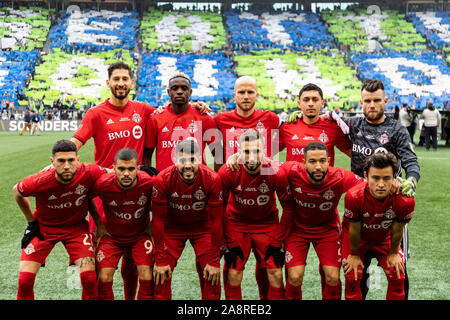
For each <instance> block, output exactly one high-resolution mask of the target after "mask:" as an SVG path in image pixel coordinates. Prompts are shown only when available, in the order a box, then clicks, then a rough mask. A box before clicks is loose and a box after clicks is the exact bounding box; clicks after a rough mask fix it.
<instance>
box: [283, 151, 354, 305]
mask: <svg viewBox="0 0 450 320" xmlns="http://www.w3.org/2000/svg"><path fill="white" fill-rule="evenodd" d="M281 170H283V171H282V172H284V173H283V175H284V179H285V182H286V183H287V184H288V186H289V188H285V189H286V190H290V192H291V195H289V194H287V195H286V196H282V197H281V198H282V199H284V200H287V199H288V198H289V197H292V198H293V199H294V201H295V207H294V208H293V210H287V211H283V216H282V218H281V222H280V239H279V241H282V240H285V249H286V268H287V281H286V288H285V297H286V299H301V298H302V289H301V286H302V282H303V276H304V273H305V266H306V257H307V254H308V250H309V246H310V244H313V245H314V249H315V251H316V253H317V256H318V258H319V262H320V265H321V267H322V269H323V271H324V275H325V284H324V287H323V290H322V296H323V299H325V300H332V299H340V298H341V292H342V288H341V281H340V279H339V268H340V266H341V255H340V245H341V242H340V240H341V225H340V219H339V215H338V212H337V209H336V208H337V205H338V203H339V199H340V198H341V195H342V194H343V193H345V192H346V191H347V190H348V189H350V188H351V187H353V186H355V185H357V184H359V183H362V182H363V179H362V178H360V177H359V176H356V175H355V174H354V173H352V172H350V171H348V170H345V169H342V168H335V167H331V166H330V157H329V156H328V149H327V147H326V146H325V145H324V144H322V143H320V142H311V143H309V144H308V145H307V146H306V147H305V158H304V160H303V164H302V163H298V162H286V163H285V164H283V166H282V167H281ZM292 212H293V214H292Z"/></svg>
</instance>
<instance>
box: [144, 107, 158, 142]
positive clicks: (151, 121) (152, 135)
mask: <svg viewBox="0 0 450 320" xmlns="http://www.w3.org/2000/svg"><path fill="white" fill-rule="evenodd" d="M156 128H157V126H156V119H155V116H154V115H153V114H151V115H150V116H149V118H148V123H147V126H146V132H145V148H147V149H154V148H156V145H157V141H158V133H157V130H156Z"/></svg>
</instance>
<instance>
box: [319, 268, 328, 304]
mask: <svg viewBox="0 0 450 320" xmlns="http://www.w3.org/2000/svg"><path fill="white" fill-rule="evenodd" d="M319 274H320V287H321V290H322V291H321V293H322V300H326V299H325V286H326V284H327V282H326V281H325V272H324V271H323V269H322V266H321V265H320V264H319Z"/></svg>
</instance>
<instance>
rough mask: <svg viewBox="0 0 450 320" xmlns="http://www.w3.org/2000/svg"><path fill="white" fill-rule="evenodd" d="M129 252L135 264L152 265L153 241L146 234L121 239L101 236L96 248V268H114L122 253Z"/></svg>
mask: <svg viewBox="0 0 450 320" xmlns="http://www.w3.org/2000/svg"><path fill="white" fill-rule="evenodd" d="M125 252H126V253H129V254H130V255H131V257H132V258H133V261H134V263H135V265H136V266H153V242H152V240H151V238H150V236H149V235H148V234H143V235H139V236H137V237H136V238H134V239H132V240H129V241H128V240H127V241H121V240H117V239H114V238H113V237H110V236H108V235H105V236H103V237H102V238H101V239H100V242H99V244H98V246H97V250H96V262H97V267H98V268H116V267H117V265H118V264H119V260H120V258H121V257H122V256H123V254H124V253H125Z"/></svg>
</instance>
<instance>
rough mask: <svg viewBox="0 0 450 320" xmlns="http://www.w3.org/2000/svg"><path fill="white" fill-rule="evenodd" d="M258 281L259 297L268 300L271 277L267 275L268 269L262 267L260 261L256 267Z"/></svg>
mask: <svg viewBox="0 0 450 320" xmlns="http://www.w3.org/2000/svg"><path fill="white" fill-rule="evenodd" d="M255 277H256V283H257V284H258V290H259V298H260V299H261V300H267V298H268V297H267V295H268V292H269V278H268V276H267V269H266V268H260V267H259V263H257V264H256V267H255Z"/></svg>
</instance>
